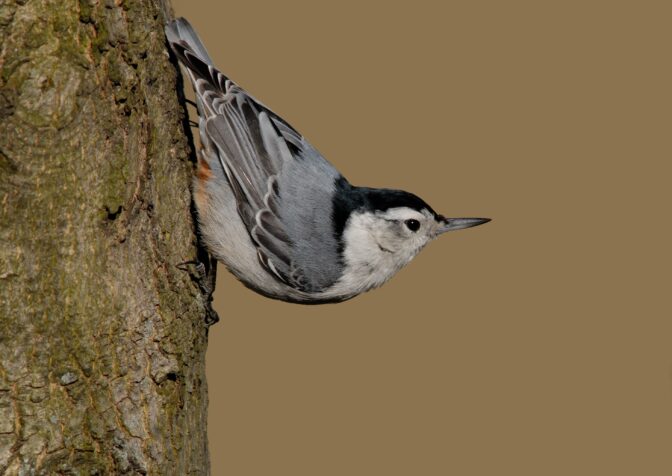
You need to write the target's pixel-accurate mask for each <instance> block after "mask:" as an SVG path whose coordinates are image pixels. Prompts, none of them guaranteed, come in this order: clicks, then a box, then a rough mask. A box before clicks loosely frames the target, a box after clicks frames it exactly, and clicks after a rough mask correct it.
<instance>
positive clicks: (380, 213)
mask: <svg viewBox="0 0 672 476" xmlns="http://www.w3.org/2000/svg"><path fill="white" fill-rule="evenodd" d="M366 198H367V200H366V201H365V202H364V203H365V205H364V206H362V207H360V208H359V209H357V210H353V211H352V213H351V215H350V217H349V220H348V223H347V225H346V227H345V228H346V229H345V233H344V238H345V244H346V250H345V251H346V252H345V258H346V261H347V262H348V264H350V265H351V266H356V265H358V266H359V267H360V268H361V269H360V270H361V272H362V273H368V274H369V278H370V279H371V280H372V281H373V282H372V283H371V284H373V286H379V285H381V284H382V283H384V282H385V281H387V280H388V279H389V278H390V277H391V276H392V275H394V273H396V272H397V271H398V270H399V269H401V268H402V267H403V266H405V265H406V264H408V263H409V262H410V261H411V260H412V259H413V258H414V257H415V256H416V255H417V254H418V252H419V251H420V250H421V249H422V248H424V246H425V245H427V243H429V242H430V241H432V240H433V239H435V238H437V237H438V236H440V235H442V234H443V233H445V232H447V231H454V230H461V229H464V228H470V227H473V226H477V225H481V224H483V223H487V222H488V221H490V220H489V219H488V218H446V217H444V216H442V215H439V214H437V213H436V212H435V211H434V210H433V209H432V208H431V207H430V206H429V205H428V204H427V203H426V202H424V201H423V200H422V199H420V198H419V197H417V196H416V195H413V194H411V193H408V192H403V191H400V190H380V189H369V191H368V193H367V197H366Z"/></svg>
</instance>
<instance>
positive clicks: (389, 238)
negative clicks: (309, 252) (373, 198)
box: [337, 207, 439, 292]
mask: <svg viewBox="0 0 672 476" xmlns="http://www.w3.org/2000/svg"><path fill="white" fill-rule="evenodd" d="M438 228H439V225H438V223H437V222H436V221H435V220H434V216H433V215H432V214H431V213H430V212H429V211H427V210H423V211H422V212H418V211H417V210H414V209H412V208H406V207H399V208H391V209H389V210H387V211H385V212H376V213H370V212H367V213H357V212H355V213H353V214H352V215H351V216H350V219H349V220H348V222H347V224H346V228H345V230H344V234H343V238H344V241H345V250H344V258H345V261H346V266H347V271H346V273H345V274H344V276H343V278H342V279H341V282H340V283H339V284H338V285H337V288H343V289H347V290H348V291H349V290H353V291H354V290H357V291H358V292H361V291H364V290H367V289H371V288H374V287H377V286H380V285H382V284H383V283H384V282H385V281H387V280H388V279H390V278H391V277H392V276H393V275H394V274H395V273H396V272H397V271H399V270H400V269H401V268H402V267H403V266H404V265H406V264H408V262H409V261H411V260H412V259H413V258H414V257H415V255H416V254H418V252H419V251H420V250H421V249H422V248H423V247H424V246H425V245H426V244H427V243H429V242H430V241H431V240H432V239H433V238H434V237H436V236H437V234H438Z"/></svg>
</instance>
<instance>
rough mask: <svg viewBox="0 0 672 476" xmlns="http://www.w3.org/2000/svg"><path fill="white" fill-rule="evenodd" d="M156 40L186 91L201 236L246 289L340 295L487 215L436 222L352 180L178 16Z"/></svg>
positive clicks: (403, 196)
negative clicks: (190, 97)
mask: <svg viewBox="0 0 672 476" xmlns="http://www.w3.org/2000/svg"><path fill="white" fill-rule="evenodd" d="M166 37H167V39H168V42H169V44H170V46H171V48H172V50H173V51H174V52H175V54H176V55H177V57H178V59H179V60H180V62H181V63H182V65H183V66H184V67H185V69H186V71H187V73H188V75H189V78H190V80H191V83H192V85H193V87H194V90H195V95H196V105H197V109H198V115H199V131H200V139H201V149H200V150H199V172H198V174H197V177H196V179H195V181H194V197H195V203H196V208H197V211H198V220H199V230H200V233H201V235H202V237H203V240H204V242H205V245H206V247H207V248H208V251H209V252H210V253H212V254H213V255H214V257H215V258H216V259H217V260H219V261H221V262H223V263H224V264H225V265H226V266H227V267H228V268H229V269H230V270H231V272H233V274H234V275H236V277H238V279H240V280H241V281H242V282H243V283H244V284H246V285H247V286H248V287H250V288H252V289H254V290H255V291H257V292H259V293H261V294H264V295H266V296H269V297H272V298H277V299H282V300H285V301H292V302H300V303H321V302H333V301H343V300H346V299H349V298H352V297H354V296H356V295H358V294H360V293H362V292H364V291H367V290H369V289H371V288H374V287H377V286H380V285H381V284H383V283H384V282H385V281H387V280H388V279H389V278H390V277H391V276H392V275H394V274H395V273H396V272H397V271H398V270H399V269H400V268H401V267H403V266H404V265H405V264H407V263H408V262H409V261H410V260H411V259H412V258H413V257H414V256H415V255H416V254H417V253H418V252H419V251H420V250H421V249H422V248H423V247H424V246H425V245H426V244H427V243H428V242H429V241H430V240H431V239H433V238H434V237H436V236H438V235H439V234H440V233H442V232H443V231H448V230H450V229H460V228H466V227H468V226H475V225H477V224H481V223H484V222H486V221H488V220H487V219H475V218H474V219H468V218H462V219H446V218H444V217H442V216H441V215H438V214H437V213H436V212H434V211H433V210H432V209H431V207H429V205H427V204H426V203H425V202H424V201H422V200H421V199H420V198H418V197H417V196H415V195H413V194H410V193H408V192H403V191H399V190H386V189H370V188H363V187H354V186H352V185H350V184H349V183H348V181H347V180H346V179H345V178H344V177H343V176H342V175H341V174H340V173H339V172H338V171H337V170H336V169H335V168H334V167H333V166H332V165H331V164H330V163H329V162H327V161H326V160H325V159H324V158H323V157H322V155H320V153H319V152H318V151H317V150H316V149H315V148H314V147H313V146H312V145H311V144H310V143H309V142H308V141H306V140H305V138H304V137H303V136H302V135H301V134H299V133H298V132H297V131H296V130H295V129H294V128H293V127H292V126H290V125H289V124H288V123H287V122H286V121H284V120H283V119H282V118H281V117H279V116H278V115H277V114H275V113H274V112H272V111H271V110H270V109H268V108H267V107H265V106H264V105H263V104H262V103H260V102H259V101H257V100H256V99H254V98H253V97H252V96H250V95H249V94H248V93H247V92H246V91H244V90H243V89H242V88H240V87H239V86H238V85H236V84H235V83H233V82H232V81H231V80H230V79H228V78H227V77H226V76H224V75H223V74H222V73H221V72H220V71H218V70H217V69H216V68H215V67H214V66H213V64H212V60H211V59H210V56H209V55H208V53H207V51H206V49H205V47H204V46H203V44H202V42H201V41H200V39H199V38H198V35H197V34H196V33H195V31H194V29H193V28H192V27H191V25H190V24H189V23H188V22H187V21H186V20H184V19H181V18H180V19H177V20H175V21H174V22H172V23H171V24H170V25H168V26H167V27H166ZM411 222H417V227H418V228H417V229H415V230H413V229H411V228H415V226H416V224H415V223H411ZM409 223H411V224H412V226H409Z"/></svg>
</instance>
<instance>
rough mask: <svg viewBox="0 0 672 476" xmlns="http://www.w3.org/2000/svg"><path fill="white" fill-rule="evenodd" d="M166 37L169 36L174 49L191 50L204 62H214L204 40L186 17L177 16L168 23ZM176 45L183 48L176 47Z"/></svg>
mask: <svg viewBox="0 0 672 476" xmlns="http://www.w3.org/2000/svg"><path fill="white" fill-rule="evenodd" d="M166 38H168V42H169V43H170V46H171V48H172V49H173V51H176V52H177V51H178V50H191V51H192V52H193V53H194V54H195V55H197V56H198V57H199V58H200V59H201V60H202V61H203V62H205V63H207V64H212V59H211V58H210V55H209V54H208V51H207V50H206V49H205V46H203V42H202V41H201V39H200V38H199V37H198V35H197V34H196V30H194V27H192V26H191V23H189V22H188V21H187V20H186V19H184V18H177V19H176V20H174V21H172V22H171V23H169V24H168V25H166ZM176 46H179V47H181V48H176Z"/></svg>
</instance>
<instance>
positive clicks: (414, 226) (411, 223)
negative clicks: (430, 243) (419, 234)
mask: <svg viewBox="0 0 672 476" xmlns="http://www.w3.org/2000/svg"><path fill="white" fill-rule="evenodd" d="M405 223H406V228H408V229H409V230H411V231H418V230H419V229H420V222H419V221H418V220H413V219H412V218H411V219H410V220H406V221H405Z"/></svg>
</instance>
